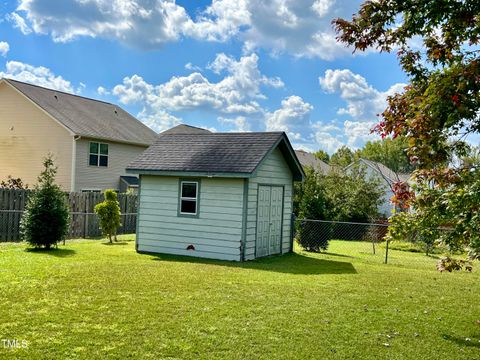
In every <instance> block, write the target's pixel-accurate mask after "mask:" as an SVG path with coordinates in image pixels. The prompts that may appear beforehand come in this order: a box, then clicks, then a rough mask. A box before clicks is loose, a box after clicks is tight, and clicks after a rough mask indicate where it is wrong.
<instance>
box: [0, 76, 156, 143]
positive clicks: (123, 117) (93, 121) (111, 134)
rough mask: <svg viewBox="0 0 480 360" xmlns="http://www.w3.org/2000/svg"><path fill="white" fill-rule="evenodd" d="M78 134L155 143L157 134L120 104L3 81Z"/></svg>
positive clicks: (113, 139) (119, 140) (106, 138)
mask: <svg viewBox="0 0 480 360" xmlns="http://www.w3.org/2000/svg"><path fill="white" fill-rule="evenodd" d="M3 80H4V81H5V82H7V83H8V84H10V85H11V86H13V87H14V88H15V89H17V90H18V91H19V92H21V93H22V94H23V95H25V96H26V97H27V98H28V99H30V100H31V101H33V102H34V103H35V104H36V105H37V106H39V107H40V108H42V109H43V110H44V111H45V112H47V113H48V114H49V115H50V116H52V117H53V118H54V119H55V120H57V121H58V122H59V123H61V124H62V125H63V126H64V127H66V128H67V129H68V130H70V132H71V133H73V134H74V135H79V136H84V137H90V138H96V139H103V140H111V141H117V142H125V143H132V144H139V145H147V146H148V145H150V144H152V143H153V142H154V141H155V139H156V137H157V134H156V133H155V132H154V131H153V130H152V129H150V128H149V127H148V126H146V125H144V124H143V123H142V122H140V121H139V120H137V119H136V118H135V117H133V116H132V115H130V114H129V113H127V112H126V111H124V110H123V109H122V108H120V107H119V106H117V105H114V104H110V103H107V102H104V101H100V100H95V99H89V98H86V97H82V96H78V95H73V94H68V93H65V92H61V91H57V90H52V89H47V88H44V87H40V86H37V85H31V84H27V83H24V82H20V81H16V80H12V79H3Z"/></svg>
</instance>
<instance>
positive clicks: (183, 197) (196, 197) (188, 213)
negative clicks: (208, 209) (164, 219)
mask: <svg viewBox="0 0 480 360" xmlns="http://www.w3.org/2000/svg"><path fill="white" fill-rule="evenodd" d="M183 184H195V195H196V196H195V197H194V198H192V197H187V196H182V195H183V194H182V193H183ZM198 185H199V184H198V181H188V180H186V181H181V182H180V209H179V210H180V211H179V212H180V214H182V215H192V216H194V215H197V214H198V188H199V186H198ZM183 200H187V201H195V212H194V213H191V212H183V211H182V201H183Z"/></svg>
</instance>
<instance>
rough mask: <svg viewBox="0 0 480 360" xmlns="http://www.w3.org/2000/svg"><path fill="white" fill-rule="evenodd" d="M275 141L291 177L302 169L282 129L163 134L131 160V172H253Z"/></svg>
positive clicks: (297, 177)
mask: <svg viewBox="0 0 480 360" xmlns="http://www.w3.org/2000/svg"><path fill="white" fill-rule="evenodd" d="M276 145H278V146H279V147H280V150H281V151H282V153H283V154H284V157H285V159H286V161H287V163H288V164H289V166H290V168H291V169H292V172H293V174H294V178H295V179H296V180H298V179H300V180H301V178H302V176H303V173H302V170H301V167H300V165H299V162H298V160H297V159H296V157H295V153H294V151H293V150H292V148H291V145H290V143H289V142H288V139H287V137H286V135H285V134H284V133H283V132H261V133H210V134H165V135H163V136H160V137H159V138H158V140H157V141H156V142H155V143H154V144H153V145H152V146H150V147H149V148H148V149H147V150H145V151H144V152H143V153H142V154H141V155H140V156H139V157H137V158H136V159H135V160H134V161H133V162H132V163H130V164H129V165H128V167H127V169H128V170H129V171H130V172H140V173H142V172H143V171H149V172H155V171H156V172H182V173H202V174H207V173H208V174H217V175H218V174H252V173H253V172H254V171H255V169H256V168H257V166H258V165H259V164H260V163H261V161H262V160H263V159H264V157H265V156H266V155H267V154H268V153H269V151H270V150H272V148H273V147H274V146H276Z"/></svg>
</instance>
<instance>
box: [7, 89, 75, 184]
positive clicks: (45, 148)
mask: <svg viewBox="0 0 480 360" xmlns="http://www.w3.org/2000/svg"><path fill="white" fill-rule="evenodd" d="M72 142H73V137H72V135H70V132H69V131H68V130H67V129H65V128H64V127H63V126H62V125H60V124H58V123H57V122H56V121H55V120H54V119H52V118H51V117H50V116H48V115H47V114H46V113H44V112H43V111H42V110H41V109H39V108H38V107H37V106H36V105H34V104H33V103H32V102H31V101H30V100H29V99H27V98H26V97H25V96H24V95H22V94H21V93H19V92H18V91H17V90H15V89H13V88H12V87H11V86H10V85H8V84H7V83H2V84H0V179H1V180H3V179H5V178H6V177H7V176H8V175H11V176H13V177H15V178H21V179H22V180H23V182H24V183H26V184H28V185H29V186H30V187H32V186H33V185H34V184H36V182H37V177H38V175H39V174H40V172H41V171H42V170H43V164H42V162H43V159H44V157H45V156H46V155H47V154H48V153H49V152H51V153H52V154H53V155H54V160H55V165H56V166H57V167H58V172H57V177H56V182H57V183H58V184H59V185H61V186H62V188H63V189H64V190H66V191H69V190H70V187H71V173H72V165H71V164H72Z"/></svg>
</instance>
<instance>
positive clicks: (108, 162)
mask: <svg viewBox="0 0 480 360" xmlns="http://www.w3.org/2000/svg"><path fill="white" fill-rule="evenodd" d="M91 144H98V152H97V153H96V154H95V153H92V152H90V145H91ZM100 145H107V149H108V154H107V155H105V154H100ZM90 155H97V156H98V157H97V165H91V164H90ZM100 156H106V157H107V166H100ZM109 165H110V146H109V144H108V143H102V142H98V141H90V142H89V143H88V166H93V167H100V168H108V167H109Z"/></svg>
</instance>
